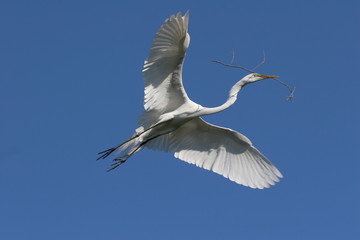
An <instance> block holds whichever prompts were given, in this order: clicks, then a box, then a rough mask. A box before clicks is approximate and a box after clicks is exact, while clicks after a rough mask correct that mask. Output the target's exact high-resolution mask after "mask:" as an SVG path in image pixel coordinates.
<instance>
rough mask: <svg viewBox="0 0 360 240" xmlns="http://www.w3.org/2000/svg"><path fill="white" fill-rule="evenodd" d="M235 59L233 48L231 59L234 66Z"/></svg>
mask: <svg viewBox="0 0 360 240" xmlns="http://www.w3.org/2000/svg"><path fill="white" fill-rule="evenodd" d="M234 59H235V49H234V48H233V49H232V57H231V61H230V64H233V62H234Z"/></svg>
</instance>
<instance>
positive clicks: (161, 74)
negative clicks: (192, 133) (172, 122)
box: [143, 13, 190, 115]
mask: <svg viewBox="0 0 360 240" xmlns="http://www.w3.org/2000/svg"><path fill="white" fill-rule="evenodd" d="M188 19H189V14H188V13H186V14H185V15H184V16H181V14H180V13H178V14H177V15H176V16H174V15H173V16H171V17H170V18H169V19H167V20H166V21H165V23H164V24H163V25H162V26H161V28H160V29H159V30H158V32H157V33H156V35H155V38H154V40H153V43H152V47H151V49H150V53H149V57H148V59H147V60H146V61H145V63H144V67H143V79H144V83H145V90H144V108H145V111H155V112H157V113H158V115H160V114H163V113H166V112H170V111H173V110H175V109H177V108H178V107H180V106H181V105H182V104H183V103H184V102H187V101H189V98H188V96H187V94H186V92H185V90H184V87H183V84H182V66H183V61H184V58H185V54H186V50H187V48H188V46H189V42H190V36H189V34H188V33H187V31H188Z"/></svg>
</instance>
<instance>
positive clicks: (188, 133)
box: [147, 118, 282, 189]
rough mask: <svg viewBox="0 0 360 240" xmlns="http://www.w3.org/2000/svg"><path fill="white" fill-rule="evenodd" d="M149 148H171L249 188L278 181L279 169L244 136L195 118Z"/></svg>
mask: <svg viewBox="0 0 360 240" xmlns="http://www.w3.org/2000/svg"><path fill="white" fill-rule="evenodd" d="M147 147H149V148H153V149H159V150H165V151H173V152H175V157H177V158H179V159H181V160H184V161H186V162H188V163H192V164H195V165H196V166H198V167H201V168H204V169H207V170H211V171H213V172H216V173H218V174H220V175H223V176H224V177H226V178H229V179H230V180H232V181H234V182H236V183H239V184H242V185H245V186H249V187H251V188H260V189H263V188H268V187H270V185H274V184H275V182H278V181H279V177H280V178H281V177H282V175H281V173H280V172H279V170H278V169H277V168H276V167H275V166H274V165H273V164H272V163H271V162H270V161H269V160H268V159H267V158H266V157H265V156H264V155H263V154H261V153H260V152H259V150H257V149H256V148H255V147H253V146H252V143H251V142H250V140H249V139H248V138H247V137H245V136H244V135H242V134H240V133H238V132H236V131H233V130H231V129H228V128H222V127H218V126H214V125H211V124H209V123H207V122H205V121H204V120H202V119H201V118H195V119H193V120H191V121H189V122H187V123H185V124H184V125H182V126H181V127H179V128H178V129H177V130H176V131H174V132H172V133H170V134H167V135H164V136H161V137H159V138H158V139H155V140H154V141H153V142H152V141H151V142H149V144H148V145H147Z"/></svg>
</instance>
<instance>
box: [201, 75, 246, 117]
mask: <svg viewBox="0 0 360 240" xmlns="http://www.w3.org/2000/svg"><path fill="white" fill-rule="evenodd" d="M244 85H245V84H244V82H243V81H241V80H240V81H239V82H237V83H236V84H235V85H234V86H233V87H232V88H231V89H230V92H229V97H228V99H227V100H226V102H225V103H224V104H222V105H220V106H218V107H213V108H204V109H203V114H202V115H210V114H214V113H218V112H221V111H224V110H225V109H227V108H229V107H230V106H231V105H233V104H234V103H235V101H236V99H237V95H238V93H239V91H240V90H241V88H242V87H243V86H244Z"/></svg>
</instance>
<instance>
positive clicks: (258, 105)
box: [0, 0, 360, 240]
mask: <svg viewBox="0 0 360 240" xmlns="http://www.w3.org/2000/svg"><path fill="white" fill-rule="evenodd" d="M188 9H190V25H189V31H190V34H191V45H190V48H189V50H188V54H187V58H186V62H185V67H184V85H185V88H186V90H187V92H188V95H189V96H190V97H191V98H192V99H193V100H194V101H196V102H199V103H200V104H202V105H203V106H209V107H212V106H217V105H220V104H222V103H223V102H224V101H225V99H226V97H227V94H228V90H229V89H230V87H231V86H232V85H233V84H234V83H235V82H236V81H238V80H239V79H240V78H242V77H243V76H244V75H245V74H247V73H246V72H244V71H241V70H236V69H231V68H226V67H223V66H220V65H217V64H215V63H212V62H211V61H210V60H212V59H217V60H221V61H224V62H229V61H230V59H231V52H232V49H233V48H234V49H235V62H234V64H237V65H242V66H245V67H249V68H251V67H253V66H255V65H257V64H258V63H259V62H261V60H262V53H263V51H265V53H266V56H267V61H266V64H265V65H263V66H262V67H261V68H260V69H258V72H260V73H263V74H276V75H280V76H281V79H282V80H283V81H285V82H287V83H288V84H290V85H292V86H296V93H295V95H296V96H295V101H294V103H289V102H287V101H286V100H285V96H287V94H288V91H287V89H286V88H285V87H284V86H282V85H281V84H279V83H277V82H275V81H273V80H267V81H262V82H259V83H256V84H253V85H250V86H249V87H247V88H245V89H244V90H243V91H241V92H240V94H239V99H238V102H237V103H236V104H235V105H234V106H232V107H231V108H230V109H228V110H227V111H224V112H222V113H219V114H217V115H214V116H209V117H206V120H207V121H209V122H211V123H213V124H217V125H221V126H225V127H230V128H232V129H235V130H237V131H239V132H242V133H243V134H245V135H246V136H248V137H249V138H250V139H251V140H252V141H253V143H254V145H255V146H256V147H257V148H259V149H260V150H261V151H262V152H263V153H264V154H265V155H266V156H268V158H269V159H271V160H272V161H273V163H274V164H275V165H276V166H277V167H278V168H279V169H280V170H281V172H282V173H283V175H284V178H283V179H282V181H281V182H280V183H278V184H277V185H276V186H274V187H272V188H270V189H266V190H254V189H250V188H247V187H243V186H241V185H237V184H235V183H233V182H231V181H229V180H227V179H225V178H223V177H221V176H219V175H217V174H214V173H211V172H209V171H205V170H202V169H200V168H197V167H195V166H193V165H190V164H187V163H185V162H182V161H180V160H178V159H175V158H174V157H173V155H172V154H171V153H164V152H158V151H151V150H148V149H144V150H143V151H141V152H139V153H137V154H136V155H135V156H133V157H132V158H131V159H130V160H129V161H128V162H126V164H124V165H123V166H121V167H120V168H118V169H117V170H116V171H113V172H111V173H107V172H106V171H105V170H106V169H107V168H108V167H109V165H110V162H111V161H110V160H111V159H106V160H102V161H95V159H96V158H97V152H99V151H102V150H104V149H106V148H109V147H112V146H114V145H116V144H119V143H120V142H122V141H124V140H125V139H127V138H128V137H129V136H130V135H131V134H132V133H133V131H134V129H135V128H136V126H137V122H136V118H137V116H138V115H139V114H140V113H141V112H142V110H143V107H142V101H143V81H142V77H141V68H142V65H143V61H144V59H145V58H146V57H147V54H148V51H149V48H150V46H151V42H152V38H153V36H154V34H155V32H156V30H157V29H158V28H159V27H160V25H161V24H162V23H163V21H164V20H165V19H166V18H168V17H169V16H170V15H171V14H174V13H177V12H178V11H182V12H183V13H184V12H185V11H187V10H188ZM359 12H360V3H359V1H356V0H354V1H351V0H349V1H288V0H284V1H266V0H264V1H245V0H243V1H206V2H205V1H186V0H184V1H169V0H167V1H10V0H2V1H1V2H0V114H1V116H0V238H1V239H7V240H12V239H34V240H35V239H36V240H42V239H52V240H57V239H89V240H91V239H110V240H111V239H250V240H252V239H359V236H360V174H359V170H360V163H359V160H360V154H359V147H360V145H359V144H360V141H359V133H360V131H359V130H360V128H359V120H360V114H359V87H360V84H359V82H360V81H359V80H360V67H359V66H360V65H359V63H360V51H359V50H360V34H359V31H360V30H359V25H360V17H359Z"/></svg>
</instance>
